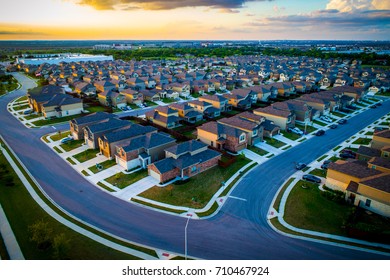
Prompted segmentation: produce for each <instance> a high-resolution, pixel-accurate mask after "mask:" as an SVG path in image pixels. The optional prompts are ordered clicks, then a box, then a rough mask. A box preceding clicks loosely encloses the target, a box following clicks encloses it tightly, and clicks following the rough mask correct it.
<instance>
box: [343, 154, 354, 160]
mask: <svg viewBox="0 0 390 280" xmlns="http://www.w3.org/2000/svg"><path fill="white" fill-rule="evenodd" d="M340 158H342V159H348V158H352V159H354V158H356V155H354V154H350V153H340Z"/></svg>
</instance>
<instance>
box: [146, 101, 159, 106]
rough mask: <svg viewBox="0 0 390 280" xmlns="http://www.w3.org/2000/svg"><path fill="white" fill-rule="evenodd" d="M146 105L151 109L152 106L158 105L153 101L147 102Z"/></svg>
mask: <svg viewBox="0 0 390 280" xmlns="http://www.w3.org/2000/svg"><path fill="white" fill-rule="evenodd" d="M144 103H146V105H148V106H149V107H150V106H157V105H158V104H157V103H155V102H153V101H149V100H145V101H144Z"/></svg>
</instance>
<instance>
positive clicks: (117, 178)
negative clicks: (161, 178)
mask: <svg viewBox="0 0 390 280" xmlns="http://www.w3.org/2000/svg"><path fill="white" fill-rule="evenodd" d="M147 176H148V170H145V169H142V170H139V171H136V172H133V173H130V174H125V173H122V172H121V173H117V174H115V175H113V176H111V177H109V178H107V179H105V181H107V182H108V183H110V184H111V185H114V186H116V187H118V188H120V189H123V188H126V187H127V186H129V185H131V184H134V183H135V182H137V181H139V180H141V179H143V178H145V177H147Z"/></svg>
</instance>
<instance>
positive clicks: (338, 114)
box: [331, 112, 346, 118]
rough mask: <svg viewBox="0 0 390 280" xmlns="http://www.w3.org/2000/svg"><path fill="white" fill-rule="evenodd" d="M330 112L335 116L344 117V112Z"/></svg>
mask: <svg viewBox="0 0 390 280" xmlns="http://www.w3.org/2000/svg"><path fill="white" fill-rule="evenodd" d="M331 114H332V115H335V116H337V117H340V118H344V117H345V116H346V114H343V113H340V112H332V113H331Z"/></svg>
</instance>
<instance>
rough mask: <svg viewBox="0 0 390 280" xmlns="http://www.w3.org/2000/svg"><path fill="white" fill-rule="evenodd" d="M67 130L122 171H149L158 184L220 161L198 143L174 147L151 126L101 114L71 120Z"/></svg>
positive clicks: (191, 174)
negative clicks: (139, 169) (97, 150)
mask: <svg viewBox="0 0 390 280" xmlns="http://www.w3.org/2000/svg"><path fill="white" fill-rule="evenodd" d="M70 131H71V134H72V136H73V138H74V139H76V140H80V139H84V142H85V144H86V145H88V146H89V147H90V148H91V149H99V151H100V153H101V154H102V155H104V156H106V157H107V158H109V159H114V158H115V161H116V163H117V164H118V165H120V166H122V167H123V168H124V169H126V170H131V169H134V168H137V167H140V168H144V169H148V172H149V174H150V175H151V176H152V177H154V178H156V179H157V180H158V181H159V182H166V181H170V180H172V179H175V178H177V177H180V178H182V179H185V178H188V177H192V176H194V175H196V174H198V173H200V172H202V171H204V170H207V169H209V168H211V167H214V166H216V165H217V164H218V160H220V158H221V153H219V152H217V151H214V150H211V149H209V148H208V146H207V145H206V144H204V143H201V142H199V141H195V140H192V141H187V142H183V143H180V144H177V143H176V140H175V139H174V138H172V137H171V136H170V135H168V134H166V133H162V132H158V130H157V129H156V128H154V127H152V126H142V125H139V124H134V123H130V122H128V121H124V120H120V119H118V118H117V117H116V116H115V115H113V114H108V113H104V112H97V113H93V114H91V115H88V116H84V117H80V118H75V119H73V120H71V121H70Z"/></svg>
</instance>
